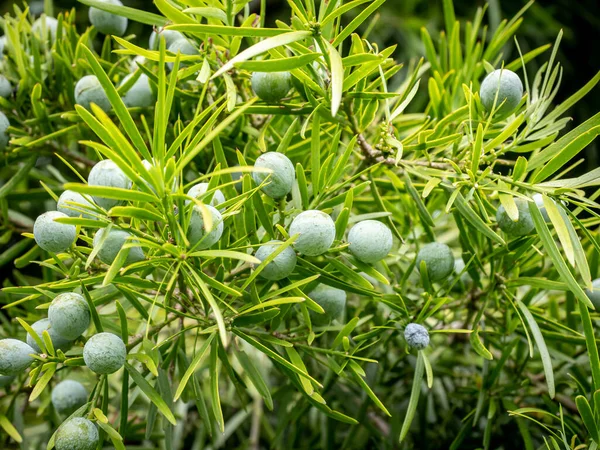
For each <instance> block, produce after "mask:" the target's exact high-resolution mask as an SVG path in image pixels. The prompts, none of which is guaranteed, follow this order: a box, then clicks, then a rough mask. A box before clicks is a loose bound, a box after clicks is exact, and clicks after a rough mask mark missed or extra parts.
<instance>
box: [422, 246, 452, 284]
mask: <svg viewBox="0 0 600 450" xmlns="http://www.w3.org/2000/svg"><path fill="white" fill-rule="evenodd" d="M421 261H425V265H426V266H427V274H428V275H429V279H430V280H431V281H442V280H444V279H446V278H448V276H450V274H451V273H452V272H453V271H454V255H452V250H450V247H448V246H447V245H446V244H442V243H441V242H430V243H429V244H425V245H424V246H423V247H421V249H420V250H419V253H418V254H417V269H418V270H421Z"/></svg>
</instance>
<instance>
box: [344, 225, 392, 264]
mask: <svg viewBox="0 0 600 450" xmlns="http://www.w3.org/2000/svg"><path fill="white" fill-rule="evenodd" d="M348 243H349V244H350V245H348V251H349V252H350V253H352V254H353V255H354V257H355V258H356V259H358V260H359V261H362V262H364V263H368V264H373V263H376V262H377V261H381V260H382V259H383V258H385V257H386V256H387V255H388V254H389V253H390V250H391V249H392V245H393V243H394V240H393V237H392V232H391V230H390V229H389V228H388V227H387V225H385V224H383V223H382V222H380V221H378V220H363V221H361V222H358V223H357V224H356V225H354V226H353V227H352V228H351V229H350V232H349V233H348Z"/></svg>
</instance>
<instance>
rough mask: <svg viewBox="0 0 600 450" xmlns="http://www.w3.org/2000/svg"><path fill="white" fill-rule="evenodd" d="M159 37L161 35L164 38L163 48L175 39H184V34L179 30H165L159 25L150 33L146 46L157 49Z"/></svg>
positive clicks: (167, 46)
mask: <svg viewBox="0 0 600 450" xmlns="http://www.w3.org/2000/svg"><path fill="white" fill-rule="evenodd" d="M159 37H162V38H163V39H164V40H165V48H169V46H170V45H171V44H172V43H173V42H175V41H178V40H180V39H185V36H184V35H183V34H181V33H180V32H179V31H175V30H165V29H164V27H160V28H158V29H157V30H155V31H153V32H152V34H150V40H149V41H148V48H149V49H150V50H158V43H159V40H158V38H159Z"/></svg>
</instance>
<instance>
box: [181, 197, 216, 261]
mask: <svg viewBox="0 0 600 450" xmlns="http://www.w3.org/2000/svg"><path fill="white" fill-rule="evenodd" d="M205 208H207V209H208V211H209V212H210V217H211V218H212V226H211V228H210V229H209V230H207V229H206V228H207V227H206V224H205V221H204V216H203V215H202V209H201V208H200V206H198V205H194V206H193V207H192V215H191V216H190V225H189V227H188V231H187V238H188V240H189V241H190V245H191V246H192V247H194V248H195V249H196V250H203V249H206V248H210V247H212V246H213V245H215V244H216V243H217V242H218V241H219V239H221V236H222V235H223V217H222V216H221V213H220V212H219V211H218V210H217V209H216V208H215V207H214V206H210V205H205ZM207 231H208V233H207ZM198 243H199V244H198Z"/></svg>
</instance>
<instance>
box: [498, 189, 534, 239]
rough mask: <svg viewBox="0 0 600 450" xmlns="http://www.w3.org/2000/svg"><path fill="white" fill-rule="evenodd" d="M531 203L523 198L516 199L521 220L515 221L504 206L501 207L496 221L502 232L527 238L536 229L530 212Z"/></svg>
mask: <svg viewBox="0 0 600 450" xmlns="http://www.w3.org/2000/svg"><path fill="white" fill-rule="evenodd" d="M528 203H529V202H527V200H523V199H522V198H515V204H516V205H517V210H518V211H519V218H518V219H517V220H516V221H514V220H512V219H511V218H510V216H509V215H508V213H507V212H506V210H505V209H504V206H502V205H500V207H499V208H498V211H497V212H496V221H497V222H498V226H499V227H500V229H501V230H502V231H504V232H505V233H507V234H511V235H513V236H526V235H528V234H531V232H532V231H533V230H534V229H535V224H534V223H533V219H532V218H531V213H530V212H529V204H528Z"/></svg>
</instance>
